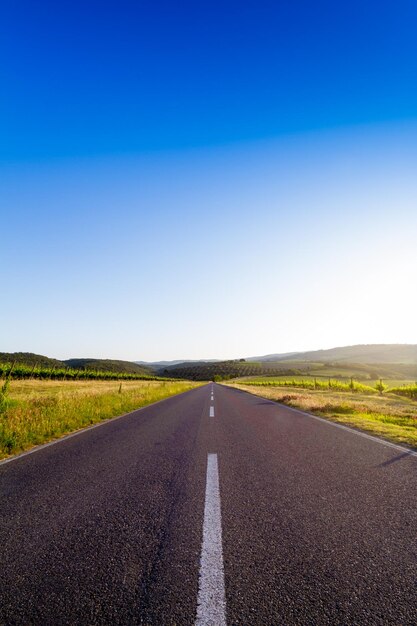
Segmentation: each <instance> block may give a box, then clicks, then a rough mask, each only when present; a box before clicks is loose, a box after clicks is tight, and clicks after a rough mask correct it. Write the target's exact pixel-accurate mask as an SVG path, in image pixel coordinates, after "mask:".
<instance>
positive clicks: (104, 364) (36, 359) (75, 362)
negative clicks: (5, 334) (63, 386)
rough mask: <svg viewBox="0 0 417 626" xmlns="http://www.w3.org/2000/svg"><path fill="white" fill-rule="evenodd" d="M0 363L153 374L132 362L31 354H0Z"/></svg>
mask: <svg viewBox="0 0 417 626" xmlns="http://www.w3.org/2000/svg"><path fill="white" fill-rule="evenodd" d="M0 363H3V364H6V363H10V364H11V363H16V365H27V366H29V367H34V366H36V367H37V368H54V369H65V368H70V369H76V370H95V371H99V372H114V373H117V374H138V375H142V376H153V375H154V374H155V372H154V371H153V370H152V369H151V368H150V367H145V366H143V365H138V364H137V363H134V362H133V361H118V360H113V359H93V358H90V359H67V360H65V361H60V360H58V359H51V358H50V357H47V356H44V355H42V354H34V353H33V352H0Z"/></svg>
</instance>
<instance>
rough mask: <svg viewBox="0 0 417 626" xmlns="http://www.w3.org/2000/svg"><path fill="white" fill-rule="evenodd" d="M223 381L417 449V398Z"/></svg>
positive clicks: (237, 387) (231, 385)
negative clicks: (414, 399)
mask: <svg viewBox="0 0 417 626" xmlns="http://www.w3.org/2000/svg"><path fill="white" fill-rule="evenodd" d="M223 384H227V385H228V386H230V387H235V388H236V389H243V390H245V391H249V392H250V393H252V394H255V395H257V396H261V397H263V398H267V399H269V400H275V401H276V402H281V403H283V404H287V405H288V406H292V407H294V408H298V409H301V410H302V411H307V412H309V413H313V414H314V415H319V416H321V417H324V418H326V419H329V420H331V421H333V422H338V423H340V424H346V425H347V426H353V427H355V428H359V429H360V430H364V431H366V432H368V433H370V434H373V435H378V436H380V437H383V438H385V439H388V440H389V441H393V442H395V443H403V444H407V445H409V446H411V447H413V448H416V449H417V402H416V401H413V400H411V399H409V398H407V397H399V396H398V395H394V394H392V395H385V394H383V395H376V394H372V395H371V394H364V393H360V394H358V393H348V392H346V391H343V392H338V391H335V390H332V389H330V390H329V389H328V390H326V391H324V390H314V389H302V388H294V387H285V388H284V387H276V386H258V385H251V384H248V383H245V384H242V383H238V382H233V383H223Z"/></svg>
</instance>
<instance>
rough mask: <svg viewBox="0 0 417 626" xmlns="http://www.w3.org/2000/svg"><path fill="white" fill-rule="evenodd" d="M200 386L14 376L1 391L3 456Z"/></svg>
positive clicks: (0, 451) (0, 434)
mask: <svg viewBox="0 0 417 626" xmlns="http://www.w3.org/2000/svg"><path fill="white" fill-rule="evenodd" d="M195 386H197V385H196V383H192V382H186V381H175V382H170V381H146V382H145V381H130V380H129V381H122V382H121V381H103V380H91V381H55V380H48V381H43V380H12V381H10V383H9V386H8V389H7V390H5V393H3V394H1V392H0V458H4V457H7V456H8V455H10V454H16V453H17V452H21V451H23V450H26V449H28V448H31V447H32V446H34V445H37V444H40V443H44V442H46V441H49V440H51V439H55V438H57V437H60V436H62V435H64V434H66V433H69V432H72V431H75V430H79V429H80V428H84V427H86V426H89V425H91V424H95V423H97V422H100V421H102V420H105V419H109V418H111V417H115V416H116V415H121V414H123V413H127V412H129V411H132V410H134V409H137V408H140V407H142V406H145V405H147V404H150V403H152V402H156V401H157V400H162V399H163V398H167V397H169V396H172V395H174V394H177V393H181V392H183V391H187V390H188V389H192V388H193V387H195ZM3 388H4V383H3Z"/></svg>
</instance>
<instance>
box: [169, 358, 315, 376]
mask: <svg viewBox="0 0 417 626" xmlns="http://www.w3.org/2000/svg"><path fill="white" fill-rule="evenodd" d="M308 367H309V366H308V365H307V367H306V366H305V365H304V366H301V368H300V367H299V366H298V364H297V365H295V366H293V365H292V364H287V363H272V362H271V363H270V362H265V363H256V362H254V361H246V360H245V359H236V360H234V361H217V362H215V363H210V362H205V363H204V362H201V363H193V362H188V363H180V364H178V365H173V366H171V367H164V368H161V369H159V370H157V374H158V375H159V376H170V377H172V378H187V379H189V380H226V379H229V378H238V377H241V376H272V375H287V376H297V375H298V374H301V373H302V372H303V371H305V370H306V369H308Z"/></svg>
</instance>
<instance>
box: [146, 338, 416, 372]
mask: <svg viewBox="0 0 417 626" xmlns="http://www.w3.org/2000/svg"><path fill="white" fill-rule="evenodd" d="M324 365H328V366H332V368H333V370H332V371H336V370H335V369H334V368H336V369H337V368H339V369H340V370H341V373H342V374H343V372H345V373H346V368H347V369H352V366H356V368H355V369H356V370H357V375H359V376H361V377H363V378H364V379H366V378H377V377H379V376H383V377H390V378H396V377H398V378H401V377H403V376H406V377H411V378H415V377H416V375H417V346H416V345H410V344H385V345H383V344H370V345H357V346H345V347H339V348H332V349H330V350H313V351H310V352H291V353H285V354H268V355H265V356H263V357H249V358H246V359H235V360H230V361H217V362H214V363H213V362H210V363H209V362H201V363H193V362H188V363H179V364H175V365H172V366H168V367H163V368H161V369H159V370H158V374H159V375H161V376H172V377H175V378H189V379H192V380H214V379H216V378H217V379H218V380H223V379H228V378H240V377H244V376H298V375H305V374H308V373H312V372H313V371H314V375H316V373H317V374H319V369H320V367H322V368H323V367H324ZM346 375H347V374H346ZM355 375H356V374H355Z"/></svg>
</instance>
